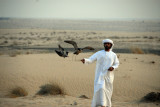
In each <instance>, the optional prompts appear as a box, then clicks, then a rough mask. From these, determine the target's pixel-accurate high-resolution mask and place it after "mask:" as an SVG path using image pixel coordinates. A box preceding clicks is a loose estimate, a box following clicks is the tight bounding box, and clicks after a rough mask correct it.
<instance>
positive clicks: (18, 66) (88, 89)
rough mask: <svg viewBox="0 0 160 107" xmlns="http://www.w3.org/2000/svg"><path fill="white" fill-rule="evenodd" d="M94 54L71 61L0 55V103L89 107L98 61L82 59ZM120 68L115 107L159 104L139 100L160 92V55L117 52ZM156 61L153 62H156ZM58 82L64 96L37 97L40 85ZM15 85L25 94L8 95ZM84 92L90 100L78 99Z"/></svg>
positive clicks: (49, 56)
mask: <svg viewBox="0 0 160 107" xmlns="http://www.w3.org/2000/svg"><path fill="white" fill-rule="evenodd" d="M90 55H92V53H82V54H81V55H79V56H77V57H76V61H75V60H74V59H73V60H72V54H71V53H70V54H69V56H70V57H69V58H61V57H59V56H58V55H56V54H29V55H17V56H15V57H10V56H8V55H1V56H0V106H3V107H9V106H13V107H17V106H27V107H37V106H38V107H39V106H40V107H42V106H48V107H51V106H52V107H69V106H78V107H90V104H91V100H92V95H93V82H94V69H95V63H93V64H91V65H84V64H82V63H81V62H80V59H81V58H84V57H89V56H90ZM118 55H119V56H120V57H119V60H120V67H119V68H118V69H117V70H115V71H114V72H115V81H114V92H113V97H112V102H113V107H122V106H125V107H151V106H152V107H154V106H155V107H156V106H157V105H156V104H153V103H140V102H139V101H140V99H141V98H142V97H143V96H145V95H146V94H147V93H149V92H152V91H154V92H159V91H160V78H159V75H160V72H159V70H160V67H159V65H160V57H159V56H157V55H152V54H148V55H147V54H146V55H145V54H142V55H140V54H118ZM153 61H154V63H153ZM49 83H58V84H59V85H60V86H61V87H63V88H64V90H65V92H66V95H65V96H37V95H35V94H36V93H37V92H38V91H39V90H40V86H42V85H45V84H49ZM16 86H20V87H23V88H25V89H26V90H27V92H28V95H27V96H25V97H18V98H8V97H7V96H6V95H7V94H8V93H9V91H10V90H11V89H13V88H14V87H16ZM81 95H85V96H87V97H89V99H84V98H78V97H79V96H81Z"/></svg>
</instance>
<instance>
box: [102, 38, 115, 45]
mask: <svg viewBox="0 0 160 107" xmlns="http://www.w3.org/2000/svg"><path fill="white" fill-rule="evenodd" d="M102 43H103V44H104V43H111V44H112V46H113V45H114V44H113V41H112V40H111V39H104V40H103V41H102Z"/></svg>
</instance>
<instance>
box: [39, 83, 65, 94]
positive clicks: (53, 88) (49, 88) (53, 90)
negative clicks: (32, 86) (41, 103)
mask: <svg viewBox="0 0 160 107" xmlns="http://www.w3.org/2000/svg"><path fill="white" fill-rule="evenodd" d="M40 88H41V89H40V90H39V91H38V93H37V94H38V95H64V94H65V92H64V89H63V88H62V87H61V86H59V85H58V84H55V83H52V84H45V85H43V86H41V87H40Z"/></svg>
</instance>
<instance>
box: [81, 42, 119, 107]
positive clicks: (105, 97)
mask: <svg viewBox="0 0 160 107" xmlns="http://www.w3.org/2000/svg"><path fill="white" fill-rule="evenodd" d="M102 43H103V45H104V48H105V49H104V50H101V51H98V52H96V53H95V54H93V55H92V56H91V57H90V58H88V59H87V58H84V59H82V60H81V61H82V62H83V63H85V64H90V63H92V62H94V61H95V60H96V61H97V62H96V70H95V80H94V95H93V101H92V107H96V106H101V107H111V97H112V91H113V80H114V72H113V70H114V69H116V68H118V66H119V60H118V58H117V55H116V54H115V53H114V52H113V51H112V47H113V45H114V44H113V41H112V40H110V39H105V40H103V41H102Z"/></svg>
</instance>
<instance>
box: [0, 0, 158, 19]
mask: <svg viewBox="0 0 160 107" xmlns="http://www.w3.org/2000/svg"><path fill="white" fill-rule="evenodd" d="M0 17H24V18H67V19H112V18H114V19H115V18H132V19H133V18H138V19H139V18H140V19H144V18H145V19H152V18H154V19H160V0H0Z"/></svg>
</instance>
